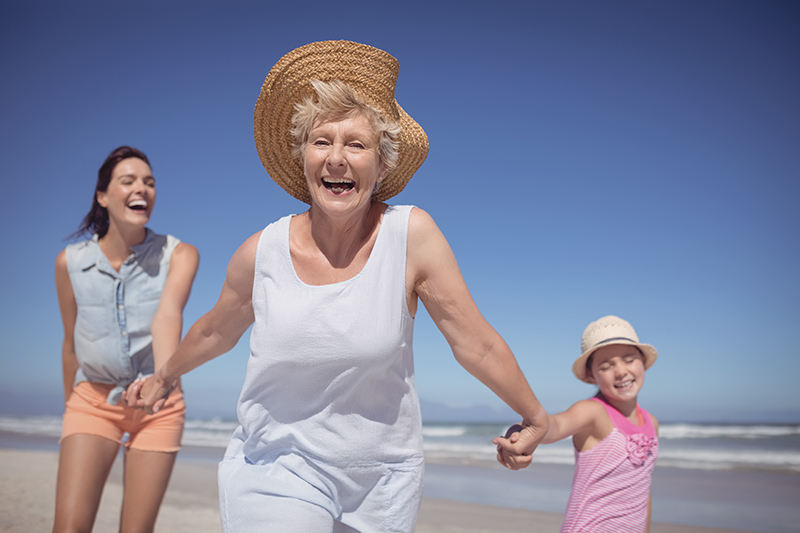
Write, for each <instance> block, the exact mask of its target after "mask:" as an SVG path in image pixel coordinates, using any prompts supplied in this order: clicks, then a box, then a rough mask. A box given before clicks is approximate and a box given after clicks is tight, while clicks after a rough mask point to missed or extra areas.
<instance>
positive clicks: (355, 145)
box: [350, 143, 364, 150]
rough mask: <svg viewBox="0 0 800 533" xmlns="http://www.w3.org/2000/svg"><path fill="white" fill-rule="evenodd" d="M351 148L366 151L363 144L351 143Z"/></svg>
mask: <svg viewBox="0 0 800 533" xmlns="http://www.w3.org/2000/svg"><path fill="white" fill-rule="evenodd" d="M350 146H352V147H353V148H358V149H360V150H363V149H364V145H363V144H361V143H350Z"/></svg>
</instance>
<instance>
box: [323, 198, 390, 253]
mask: <svg viewBox="0 0 800 533" xmlns="http://www.w3.org/2000/svg"><path fill="white" fill-rule="evenodd" d="M382 213H383V209H382V204H380V203H377V202H370V203H369V205H367V206H365V208H364V209H361V210H359V211H357V212H354V213H351V214H348V215H347V216H341V217H336V216H331V215H329V214H327V213H325V212H323V211H322V210H320V209H315V207H314V205H313V204H312V205H311V208H310V209H309V210H308V212H307V215H308V219H307V221H308V223H309V225H310V230H311V231H310V234H311V238H312V239H313V240H314V244H315V245H316V247H317V248H318V249H319V251H320V252H322V254H323V255H324V256H325V257H326V258H327V259H328V262H329V263H330V264H331V266H333V267H335V268H341V267H345V266H347V265H348V264H350V262H351V261H352V260H353V258H354V257H355V256H356V254H357V253H358V251H359V250H360V249H361V248H362V246H363V245H364V243H365V242H367V241H369V239H370V236H371V235H372V233H373V231H375V227H376V226H377V225H378V222H379V221H380V217H381V214H382Z"/></svg>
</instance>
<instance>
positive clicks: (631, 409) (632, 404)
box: [598, 392, 638, 424]
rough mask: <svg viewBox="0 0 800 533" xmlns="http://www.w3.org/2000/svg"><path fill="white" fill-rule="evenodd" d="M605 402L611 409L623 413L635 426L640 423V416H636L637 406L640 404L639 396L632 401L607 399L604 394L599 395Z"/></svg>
mask: <svg viewBox="0 0 800 533" xmlns="http://www.w3.org/2000/svg"><path fill="white" fill-rule="evenodd" d="M598 396H600V397H601V398H602V399H603V401H604V402H606V403H607V404H609V405H610V406H611V407H613V408H614V409H616V410H617V411H619V412H620V413H622V416H624V417H625V418H627V419H628V420H630V421H631V422H633V423H634V424H635V423H637V421H638V416H637V414H636V405H637V403H638V396H637V397H636V398H634V399H632V400H625V401H620V400H615V399H612V398H608V397H606V396H605V395H604V394H603V393H602V392H599V393H598Z"/></svg>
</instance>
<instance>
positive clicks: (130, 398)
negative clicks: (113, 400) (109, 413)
mask: <svg viewBox="0 0 800 533" xmlns="http://www.w3.org/2000/svg"><path fill="white" fill-rule="evenodd" d="M145 381H147V378H136V379H135V380H134V381H133V383H131V384H130V385H128V389H127V390H126V391H125V392H123V393H122V400H121V402H122V403H123V404H124V405H126V406H128V407H132V408H134V409H144V402H143V401H142V399H141V398H140V397H139V392H140V391H141V390H142V387H143V386H144V383H145Z"/></svg>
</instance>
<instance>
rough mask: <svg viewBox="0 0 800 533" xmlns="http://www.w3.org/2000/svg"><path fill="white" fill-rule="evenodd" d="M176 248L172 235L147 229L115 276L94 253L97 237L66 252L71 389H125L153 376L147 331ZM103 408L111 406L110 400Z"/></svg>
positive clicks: (150, 339) (98, 252)
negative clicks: (74, 363) (71, 316)
mask: <svg viewBox="0 0 800 533" xmlns="http://www.w3.org/2000/svg"><path fill="white" fill-rule="evenodd" d="M178 244H180V241H179V240H178V239H176V238H175V237H173V236H172V235H158V234H156V233H153V232H152V231H151V230H149V229H148V230H147V235H146V237H145V240H144V242H142V244H139V245H137V246H133V247H132V248H133V253H132V254H131V255H130V256H129V257H128V258H127V259H126V260H125V262H124V263H123V264H122V267H121V268H120V271H119V272H117V271H116V270H114V269H113V268H112V267H111V264H110V263H109V262H108V259H106V256H105V255H104V254H103V252H102V250H100V245H99V244H98V237H97V235H95V236H94V237H93V238H92V239H91V240H88V241H83V242H79V243H76V244H70V245H69V246H67V248H66V257H67V270H68V271H69V279H70V282H72V292H73V293H74V294H75V301H76V302H77V304H78V316H77V320H76V321H75V354H76V355H77V357H78V364H79V365H80V369H79V370H78V372H77V374H76V375H75V384H78V383H80V382H81V381H90V382H94V383H104V384H108V385H117V386H118V387H127V385H128V384H130V383H131V382H132V381H133V380H134V379H136V378H137V377H139V376H142V375H148V374H152V373H153V372H154V368H153V337H152V335H151V334H150V327H151V325H152V323H153V317H154V316H155V314H156V310H158V304H159V302H160V301H161V291H162V290H163V289H164V283H165V282H166V280H167V273H168V271H169V260H170V257H171V256H172V252H173V250H175V247H176V246H178ZM118 392H121V390H120V391H118ZM112 394H113V391H112ZM109 403H116V402H112V395H109Z"/></svg>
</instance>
